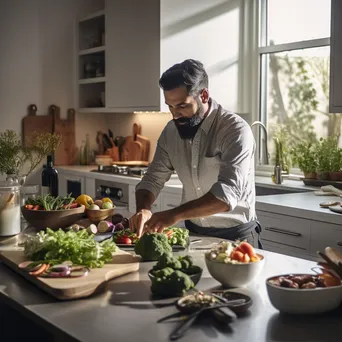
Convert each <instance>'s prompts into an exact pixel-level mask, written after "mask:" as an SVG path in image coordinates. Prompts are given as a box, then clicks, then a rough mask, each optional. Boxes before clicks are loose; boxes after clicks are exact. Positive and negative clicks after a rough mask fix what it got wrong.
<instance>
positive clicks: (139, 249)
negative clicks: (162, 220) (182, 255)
mask: <svg viewBox="0 0 342 342" xmlns="http://www.w3.org/2000/svg"><path fill="white" fill-rule="evenodd" d="M134 252H135V253H136V254H138V255H140V256H141V258H142V260H143V261H155V260H158V258H159V257H160V256H162V255H163V254H165V253H166V254H168V253H171V252H172V247H171V246H170V244H169V242H168V239H167V236H166V235H165V234H160V233H145V234H144V235H143V236H142V237H141V238H140V239H139V241H138V242H137V243H136V244H135V246H134Z"/></svg>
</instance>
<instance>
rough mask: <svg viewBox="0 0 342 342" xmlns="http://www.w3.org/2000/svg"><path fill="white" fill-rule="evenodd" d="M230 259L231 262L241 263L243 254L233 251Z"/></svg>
mask: <svg viewBox="0 0 342 342" xmlns="http://www.w3.org/2000/svg"><path fill="white" fill-rule="evenodd" d="M230 258H231V259H232V260H236V261H242V262H243V259H244V254H243V253H241V252H240V251H236V250H234V251H233V252H232V254H231V256H230Z"/></svg>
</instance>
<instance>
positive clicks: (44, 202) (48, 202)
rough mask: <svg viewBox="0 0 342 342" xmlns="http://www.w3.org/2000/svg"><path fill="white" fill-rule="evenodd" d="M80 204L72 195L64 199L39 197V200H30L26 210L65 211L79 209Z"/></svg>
mask: <svg viewBox="0 0 342 342" xmlns="http://www.w3.org/2000/svg"><path fill="white" fill-rule="evenodd" d="M78 206H79V204H78V203H77V202H76V201H75V198H73V197H72V196H71V194H69V195H67V196H65V197H63V196H57V197H54V196H52V195H50V194H47V195H45V196H38V197H37V198H31V197H30V198H28V199H27V200H26V202H25V208H26V209H29V210H65V209H73V208H77V207H78Z"/></svg>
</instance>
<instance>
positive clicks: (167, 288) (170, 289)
mask: <svg viewBox="0 0 342 342" xmlns="http://www.w3.org/2000/svg"><path fill="white" fill-rule="evenodd" d="M193 287H194V283H193V281H192V280H191V279H190V277H189V276H188V275H187V274H185V273H183V272H181V271H178V270H177V271H174V272H172V273H171V274H170V275H168V276H166V277H163V278H160V277H155V278H154V279H153V280H152V285H151V291H152V293H154V294H157V295H160V296H178V295H183V294H184V293H185V292H186V291H188V290H190V289H191V288H193Z"/></svg>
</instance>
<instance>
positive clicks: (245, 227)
mask: <svg viewBox="0 0 342 342" xmlns="http://www.w3.org/2000/svg"><path fill="white" fill-rule="evenodd" d="M185 227H186V228H187V229H189V231H190V232H193V233H196V234H199V235H207V236H212V237H217V238H220V239H225V240H231V241H234V240H247V239H248V238H249V237H251V235H252V232H253V231H255V232H256V233H257V237H258V248H259V249H263V247H262V244H261V240H260V233H261V225H260V223H259V222H258V221H257V220H255V221H251V222H248V223H243V224H240V225H238V226H235V227H231V228H214V227H213V228H211V227H210V228H209V227H200V226H198V225H197V224H195V223H193V222H191V221H190V220H185Z"/></svg>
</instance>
